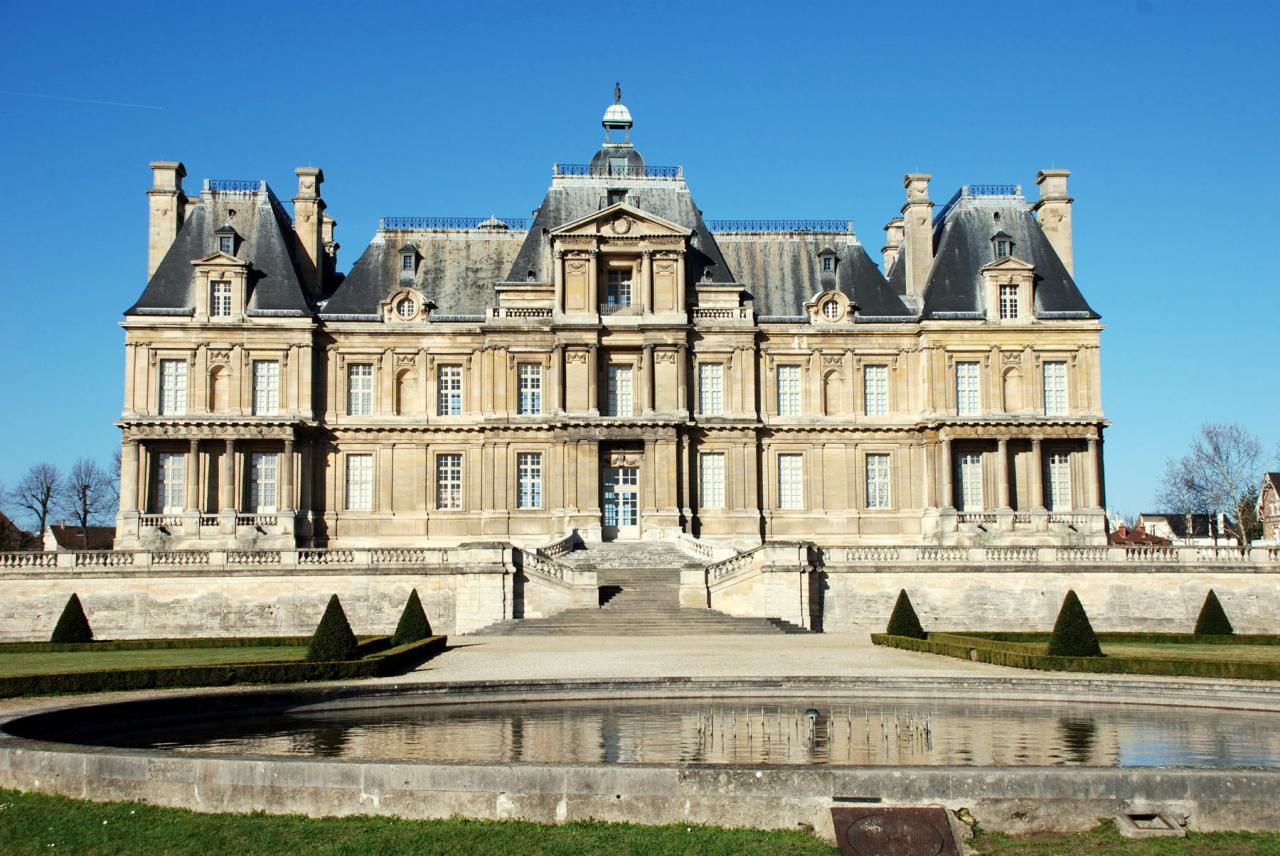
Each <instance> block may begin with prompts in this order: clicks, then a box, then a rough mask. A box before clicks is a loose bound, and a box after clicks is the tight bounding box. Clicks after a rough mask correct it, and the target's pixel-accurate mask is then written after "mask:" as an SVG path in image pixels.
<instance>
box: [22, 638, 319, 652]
mask: <svg viewBox="0 0 1280 856" xmlns="http://www.w3.org/2000/svg"><path fill="white" fill-rule="evenodd" d="M310 641H311V637H310V636H224V637H216V636H215V637H210V638H204V639H202V638H198V637H197V638H191V639H115V640H112V641H97V640H95V641H93V642H0V654H56V653H64V652H67V653H69V652H74V651H165V650H170V651H172V650H180V649H186V648H267V647H270V646H272V645H280V646H285V647H289V646H293V647H296V646H299V645H306V644H307V643H308V642H310Z"/></svg>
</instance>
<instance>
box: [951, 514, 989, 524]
mask: <svg viewBox="0 0 1280 856" xmlns="http://www.w3.org/2000/svg"><path fill="white" fill-rule="evenodd" d="M996 517H997V515H996V513H995V512H994V511H961V512H960V513H959V514H958V515H956V518H957V519H958V520H959V521H960V522H961V523H995V522H996Z"/></svg>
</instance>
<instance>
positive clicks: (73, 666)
mask: <svg viewBox="0 0 1280 856" xmlns="http://www.w3.org/2000/svg"><path fill="white" fill-rule="evenodd" d="M306 653H307V649H306V646H302V645H262V646H257V647H252V648H221V647H219V648H153V649H149V650H140V651H111V650H106V651H41V652H35V653H26V654H17V653H11V652H6V651H3V649H0V677H9V676H17V675H52V674H62V673H65V672H88V671H98V670H105V669H147V668H155V667H158V666H213V665H222V664H225V663H277V662H289V661H294V660H301V659H302V657H303V655H304V654H306Z"/></svg>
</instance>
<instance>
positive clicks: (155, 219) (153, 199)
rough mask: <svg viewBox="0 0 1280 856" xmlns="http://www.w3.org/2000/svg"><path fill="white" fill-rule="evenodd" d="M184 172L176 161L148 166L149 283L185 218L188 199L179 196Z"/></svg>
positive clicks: (182, 167) (184, 175)
mask: <svg viewBox="0 0 1280 856" xmlns="http://www.w3.org/2000/svg"><path fill="white" fill-rule="evenodd" d="M186 175H187V168H186V167H185V166H183V165H182V164H181V163H178V162H177V161H152V162H151V182H152V183H151V189H150V190H148V191H147V204H148V205H149V207H150V208H151V222H150V227H149V229H148V231H147V279H148V280H149V279H151V276H152V274H154V273H155V272H156V268H158V267H160V260H161V259H163V258H164V254H165V253H167V252H169V248H170V247H172V246H173V242H174V240H175V239H176V238H177V237H178V230H179V229H181V228H182V222H183V219H184V218H185V217H186V211H187V196H186V194H185V193H183V192H182V179H183V178H185V177H186Z"/></svg>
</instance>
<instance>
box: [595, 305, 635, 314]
mask: <svg viewBox="0 0 1280 856" xmlns="http://www.w3.org/2000/svg"><path fill="white" fill-rule="evenodd" d="M642 312H643V307H641V306H639V305H637V304H634V303H601V304H600V314H601V315H640V314H642Z"/></svg>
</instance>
